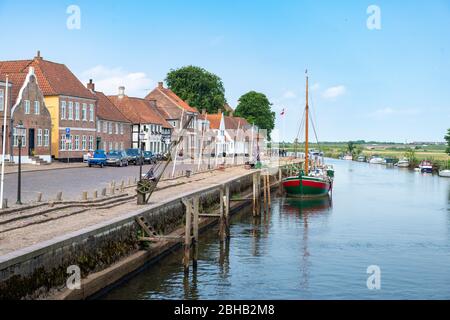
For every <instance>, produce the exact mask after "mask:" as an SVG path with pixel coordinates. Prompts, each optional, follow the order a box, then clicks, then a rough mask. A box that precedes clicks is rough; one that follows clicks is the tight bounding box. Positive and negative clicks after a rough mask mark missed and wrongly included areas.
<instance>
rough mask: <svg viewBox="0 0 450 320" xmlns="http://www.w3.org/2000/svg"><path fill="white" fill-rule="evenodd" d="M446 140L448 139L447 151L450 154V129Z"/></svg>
mask: <svg viewBox="0 0 450 320" xmlns="http://www.w3.org/2000/svg"><path fill="white" fill-rule="evenodd" d="M444 139H445V141H447V150H446V152H447V153H448V154H450V129H448V131H447V135H446V136H445V137H444Z"/></svg>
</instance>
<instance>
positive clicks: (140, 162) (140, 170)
mask: <svg viewBox="0 0 450 320" xmlns="http://www.w3.org/2000/svg"><path fill="white" fill-rule="evenodd" d="M144 139H145V132H139V143H140V145H139V180H142V164H143V162H144V159H143V154H142V152H143V149H144V143H143V142H142V141H143V140H144Z"/></svg>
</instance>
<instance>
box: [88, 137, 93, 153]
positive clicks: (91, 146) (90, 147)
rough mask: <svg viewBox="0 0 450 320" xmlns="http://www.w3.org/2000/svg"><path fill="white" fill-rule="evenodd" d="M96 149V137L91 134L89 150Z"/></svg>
mask: <svg viewBox="0 0 450 320" xmlns="http://www.w3.org/2000/svg"><path fill="white" fill-rule="evenodd" d="M92 150H94V137H93V136H89V151H92Z"/></svg>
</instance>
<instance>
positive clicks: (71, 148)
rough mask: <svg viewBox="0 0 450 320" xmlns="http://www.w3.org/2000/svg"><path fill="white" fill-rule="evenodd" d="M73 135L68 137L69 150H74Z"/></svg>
mask: <svg viewBox="0 0 450 320" xmlns="http://www.w3.org/2000/svg"><path fill="white" fill-rule="evenodd" d="M72 138H73V137H72V136H71V137H70V138H69V139H67V150H69V151H72V150H73V143H72Z"/></svg>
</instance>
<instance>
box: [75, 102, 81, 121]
mask: <svg viewBox="0 0 450 320" xmlns="http://www.w3.org/2000/svg"><path fill="white" fill-rule="evenodd" d="M75 120H80V103H79V102H75Z"/></svg>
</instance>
